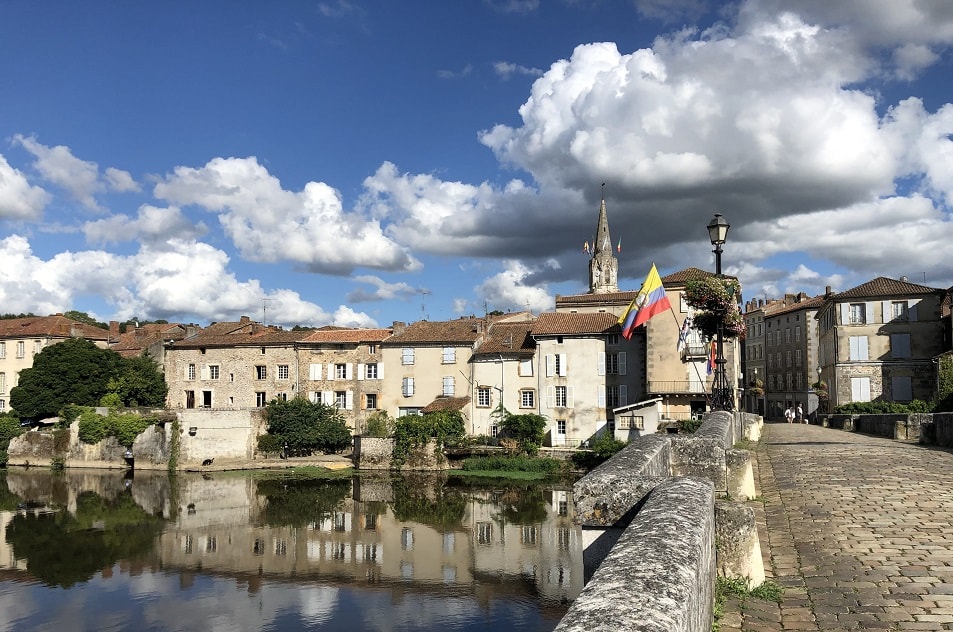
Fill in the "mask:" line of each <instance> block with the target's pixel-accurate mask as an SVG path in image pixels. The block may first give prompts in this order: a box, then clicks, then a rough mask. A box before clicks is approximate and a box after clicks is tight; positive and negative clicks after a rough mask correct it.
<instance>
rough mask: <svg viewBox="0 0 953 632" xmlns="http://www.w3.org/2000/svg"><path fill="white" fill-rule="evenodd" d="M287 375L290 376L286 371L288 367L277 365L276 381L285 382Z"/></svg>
mask: <svg viewBox="0 0 953 632" xmlns="http://www.w3.org/2000/svg"><path fill="white" fill-rule="evenodd" d="M289 375H290V372H289V371H288V365H287V364H279V365H278V379H279V380H287V379H288V376H289Z"/></svg>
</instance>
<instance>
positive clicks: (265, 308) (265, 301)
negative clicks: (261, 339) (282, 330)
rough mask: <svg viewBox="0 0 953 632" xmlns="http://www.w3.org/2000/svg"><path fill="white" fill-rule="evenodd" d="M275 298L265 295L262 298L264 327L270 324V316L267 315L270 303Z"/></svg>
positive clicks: (262, 321) (262, 322)
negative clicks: (265, 296)
mask: <svg viewBox="0 0 953 632" xmlns="http://www.w3.org/2000/svg"><path fill="white" fill-rule="evenodd" d="M273 300H274V299H271V298H264V297H262V299H261V324H262V326H264V327H267V326H268V318H267V317H266V315H267V313H268V303H269V302H270V301H273Z"/></svg>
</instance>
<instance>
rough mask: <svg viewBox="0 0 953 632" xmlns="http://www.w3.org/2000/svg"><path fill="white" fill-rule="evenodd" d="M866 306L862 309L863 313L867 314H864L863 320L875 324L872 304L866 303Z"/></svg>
mask: <svg viewBox="0 0 953 632" xmlns="http://www.w3.org/2000/svg"><path fill="white" fill-rule="evenodd" d="M866 305H867V306H866V307H865V308H864V311H866V312H867V313H866V314H864V318H865V319H867V322H868V323H876V322H877V319H876V318H875V317H874V302H873V301H868V302H867V303H866ZM881 322H882V321H881Z"/></svg>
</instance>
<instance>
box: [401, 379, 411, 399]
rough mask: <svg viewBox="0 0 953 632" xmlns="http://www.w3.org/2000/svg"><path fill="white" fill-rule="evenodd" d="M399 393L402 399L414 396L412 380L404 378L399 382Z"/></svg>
mask: <svg viewBox="0 0 953 632" xmlns="http://www.w3.org/2000/svg"><path fill="white" fill-rule="evenodd" d="M400 392H401V394H402V395H403V396H404V397H410V396H411V395H413V394H414V378H412V377H405V378H404V379H402V380H401V381H400Z"/></svg>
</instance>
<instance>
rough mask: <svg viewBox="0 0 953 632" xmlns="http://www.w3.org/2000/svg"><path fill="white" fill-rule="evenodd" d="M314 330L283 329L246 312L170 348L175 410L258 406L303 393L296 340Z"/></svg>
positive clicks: (169, 376) (167, 367) (169, 381)
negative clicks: (249, 316)
mask: <svg viewBox="0 0 953 632" xmlns="http://www.w3.org/2000/svg"><path fill="white" fill-rule="evenodd" d="M309 333H311V332H310V331H305V332H301V331H297V332H294V331H290V332H289V331H282V330H280V329H276V328H274V327H266V326H264V325H261V324H259V323H256V322H253V321H252V320H251V319H249V318H248V316H242V318H241V320H239V321H238V322H224V323H212V324H211V325H209V326H208V327H206V328H205V329H203V330H202V331H200V332H197V333H196V334H195V335H193V336H190V337H188V338H183V339H182V340H176V341H174V342H172V343H170V344H168V345H167V347H166V354H165V379H166V383H167V384H168V386H169V394H168V405H169V406H170V407H171V408H260V407H262V406H264V405H265V404H267V403H268V402H269V401H271V400H272V399H276V398H277V399H290V398H293V397H295V396H296V395H297V394H298V392H299V391H300V388H299V387H300V377H299V372H298V354H297V342H298V341H299V340H301V339H302V338H304V337H305V336H307V335H308V334H309Z"/></svg>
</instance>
